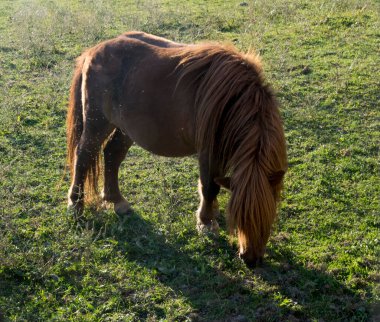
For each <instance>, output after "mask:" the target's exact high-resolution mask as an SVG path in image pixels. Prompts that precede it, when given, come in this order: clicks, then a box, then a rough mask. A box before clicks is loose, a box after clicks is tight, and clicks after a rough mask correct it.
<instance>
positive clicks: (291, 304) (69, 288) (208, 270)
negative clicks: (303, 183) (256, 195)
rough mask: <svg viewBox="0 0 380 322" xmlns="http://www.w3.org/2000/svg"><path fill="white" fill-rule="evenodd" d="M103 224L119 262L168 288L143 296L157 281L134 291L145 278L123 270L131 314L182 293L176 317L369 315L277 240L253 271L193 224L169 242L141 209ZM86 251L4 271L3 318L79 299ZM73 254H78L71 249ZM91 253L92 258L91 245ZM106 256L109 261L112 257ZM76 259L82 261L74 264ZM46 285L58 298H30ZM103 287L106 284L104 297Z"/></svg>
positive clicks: (46, 313)
mask: <svg viewBox="0 0 380 322" xmlns="http://www.w3.org/2000/svg"><path fill="white" fill-rule="evenodd" d="M84 224H85V225H86V224H88V223H86V222H84ZM104 227H105V225H104V222H103V220H102V219H101V216H99V217H97V219H96V221H95V226H94V231H95V235H97V236H99V238H98V240H101V239H102V238H105V239H112V240H116V241H117V251H118V254H121V255H122V258H121V260H123V258H125V261H126V262H128V263H130V264H131V265H129V266H126V267H134V268H133V269H137V271H139V267H141V268H142V269H144V270H148V271H149V272H150V274H149V278H150V279H151V278H153V279H156V280H157V282H154V283H161V284H162V285H163V286H165V287H166V288H167V289H169V291H168V293H165V292H163V293H162V292H161V291H157V292H161V294H156V293H155V292H156V289H159V288H155V287H153V289H152V290H151V292H152V293H150V295H148V294H145V292H146V290H145V287H147V288H148V289H149V288H150V287H151V285H152V284H151V283H150V284H149V285H148V284H147V285H142V288H141V289H139V290H136V291H134V289H133V285H134V283H139V281H140V280H139V278H141V277H138V278H137V280H134V275H133V272H131V273H129V272H126V274H127V276H128V278H129V277H130V279H131V281H133V282H132V284H131V287H132V288H131V289H128V290H125V291H122V292H121V293H120V295H117V296H121V297H123V299H121V303H123V305H122V307H120V309H121V310H122V311H125V310H126V311H131V312H133V314H136V315H135V317H137V318H138V319H139V320H145V319H148V318H149V317H151V316H152V315H154V316H155V317H156V318H158V319H161V318H163V319H164V318H166V317H167V316H166V315H167V311H166V310H167V309H168V308H165V307H164V306H165V305H168V304H167V303H169V302H168V301H166V298H165V296H166V297H167V296H170V299H173V300H175V299H180V301H179V303H183V301H184V302H185V303H187V304H188V306H190V307H191V308H192V311H191V312H188V311H187V309H186V310H185V311H184V313H178V314H177V315H176V316H175V320H178V321H181V320H188V319H190V320H191V321H235V322H236V321H240V322H241V321H310V320H318V321H323V320H324V321H336V320H339V321H347V320H350V321H355V320H360V321H365V320H368V319H369V310H368V305H367V304H366V303H365V302H364V301H363V300H362V299H360V298H359V297H358V296H357V295H356V294H355V293H354V292H353V291H352V290H350V289H349V288H347V287H346V286H345V285H343V284H342V283H340V282H339V281H337V280H336V279H334V278H333V277H332V276H330V275H328V274H326V273H323V272H321V271H320V270H318V269H316V268H313V267H305V266H303V265H300V264H297V258H296V257H295V255H294V254H292V253H291V252H287V251H284V250H282V249H281V245H280V244H276V243H273V244H272V246H271V247H270V248H269V250H268V256H267V257H266V259H265V261H264V264H263V266H261V267H259V268H257V269H255V271H254V272H252V271H250V270H248V269H246V268H245V266H243V264H242V263H241V262H240V261H239V260H238V259H237V258H236V254H235V249H234V248H233V247H231V245H230V244H229V242H228V240H227V238H226V237H225V236H224V235H223V234H222V235H221V236H220V237H213V238H212V237H207V236H206V237H205V236H199V237H198V236H197V235H195V234H194V231H193V230H191V231H189V232H185V233H183V234H182V235H181V236H176V237H175V238H172V236H170V240H168V239H167V237H166V236H165V234H162V233H160V231H158V230H157V228H156V227H155V226H153V225H152V224H151V223H150V222H149V221H147V220H144V219H143V218H142V217H141V216H140V215H139V214H138V213H137V212H133V213H131V214H130V215H128V216H125V217H120V218H117V219H116V220H114V221H113V222H112V223H111V224H110V225H109V226H108V228H107V231H106V232H104ZM97 232H98V233H97ZM195 241H196V242H195ZM93 247H96V245H94V246H93ZM79 250H80V251H79ZM86 250H87V246H86V245H78V254H77V255H75V256H74V255H72V256H71V258H67V260H68V262H67V263H65V262H64V263H63V264H62V265H63V266H62V267H61V268H58V267H57V268H56V269H57V270H56V272H57V274H58V275H59V276H56V275H50V276H44V275H43V274H42V275H41V272H40V270H41V269H38V267H36V263H34V262H32V263H28V262H25V263H24V265H23V267H18V268H16V267H15V268H13V269H5V270H3V271H0V313H1V311H3V314H4V315H5V316H7V315H6V314H11V312H13V314H15V312H16V311H15V310H16V306H17V308H18V310H22V312H23V313H22V316H23V317H24V318H26V319H27V320H34V319H35V318H36V317H37V316H38V317H40V318H41V319H42V320H43V319H45V320H49V319H51V318H52V317H53V316H54V312H55V308H54V307H51V305H52V303H54V305H57V304H58V305H59V306H63V307H65V306H66V305H67V303H66V302H67V296H70V298H71V299H72V300H74V299H76V298H77V297H78V294H81V290H83V289H84V285H83V282H84V281H83V277H84V276H85V275H86V274H90V275H92V274H94V276H97V275H96V274H97V273H96V272H92V271H87V268H85V267H81V266H80V265H79V264H80V263H81V260H82V257H81V256H82V255H81V252H86ZM70 253H74V250H71V251H70ZM88 256H94V255H93V253H92V251H91V250H89V255H88ZM49 257H50V256H49ZM104 260H105V261H106V262H108V261H112V257H107V258H105V259H104ZM119 260H120V258H119ZM66 264H67V267H66ZM76 264H78V265H79V266H78V267H77V268H75V267H76V266H77V265H76ZM74 268H75V269H74ZM68 269H70V270H68ZM126 269H128V268H126ZM142 273H143V274H140V276H145V275H146V273H145V272H142ZM112 279H113V277H112V276H110V278H106V279H105V280H104V281H103V282H102V283H108V282H109V281H112ZM107 281H108V282H107ZM91 283H95V284H94V287H96V285H97V284H96V283H97V282H96V280H94V281H93V282H91ZM128 283H130V282H128ZM91 285H92V284H91ZM128 285H129V284H128ZM43 290H46V291H47V293H51V294H52V296H53V297H54V298H55V299H53V300H52V302H51V301H48V300H47V299H46V300H43V297H42V300H41V299H40V302H39V303H31V302H30V301H35V299H37V298H39V297H41V296H43V294H44V293H41V292H42V291H43ZM37 292H40V293H38V294H40V295H38V294H37ZM102 292H104V290H103V291H101V293H99V296H101V294H102ZM138 292H140V293H141V292H144V293H143V294H142V293H141V294H140V293H139V294H138V295H141V296H142V299H143V300H144V305H141V306H138V305H135V304H136V301H140V299H139V298H138V297H137V298H135V297H134V296H135V295H136V293H138ZM41 294H42V295H41ZM89 294H91V292H90V293H89ZM107 294H108V293H106V294H104V295H103V296H104V299H103V300H102V299H99V300H96V298H94V299H93V298H92V297H88V298H87V295H86V296H85V298H86V300H87V301H88V302H89V303H92V301H93V300H95V302H94V303H93V305H97V304H96V303H98V304H100V303H102V301H107V300H108V297H107V296H108V295H107ZM162 294H164V295H163V296H164V297H163V296H162ZM35 296H37V297H35ZM81 296H84V295H83V294H82V295H81ZM79 297H80V296H79ZM10 298H11V299H12V300H13V301H15V303H16V304H15V305H16V306H15V305H11V306H10V305H9V304H7V299H10ZM102 298H103V297H102ZM99 301H100V302H99ZM165 301H166V302H165ZM128 303H130V305H131V306H130V307H129V304H128ZM170 303H172V302H170ZM76 305H79V306H78V309H79V308H80V307H81V306H82V305H83V303H81V304H78V303H77V304H76ZM178 305H181V304H178ZM71 309H73V308H71ZM115 313H116V312H115ZM99 314H100V313H99ZM174 315H175V313H174ZM0 316H1V314H0ZM9 316H11V315H9ZM0 321H1V318H0Z"/></svg>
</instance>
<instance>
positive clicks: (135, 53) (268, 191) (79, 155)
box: [67, 32, 287, 265]
mask: <svg viewBox="0 0 380 322" xmlns="http://www.w3.org/2000/svg"><path fill="white" fill-rule="evenodd" d="M67 141H68V161H69V165H70V169H71V176H72V182H71V187H70V190H69V194H68V203H69V206H70V207H73V208H74V211H75V212H77V213H81V212H82V211H83V207H84V196H85V194H84V192H86V196H87V197H88V196H91V195H94V194H96V192H97V182H98V177H99V172H100V160H101V158H100V152H101V150H102V147H103V146H104V149H103V153H104V189H103V192H102V198H103V200H104V201H107V202H111V203H113V204H114V209H115V211H116V212H117V213H118V214H125V213H126V212H127V211H128V209H129V205H128V202H127V201H126V199H125V198H124V197H123V196H122V195H121V193H120V190H119V184H118V171H119V166H120V164H121V162H122V161H123V159H124V158H125V156H126V153H127V151H128V149H129V147H130V146H131V145H132V143H133V142H136V144H138V145H139V146H141V147H142V148H144V149H146V150H148V151H151V152H152V153H155V154H158V155H161V156H168V157H181V156H186V155H192V154H197V156H198V159H199V167H200V184H199V194H200V197H201V202H200V206H199V209H198V211H197V223H198V228H199V229H200V230H217V229H218V224H217V222H216V216H217V214H218V204H217V199H216V197H217V194H218V193H219V190H220V186H225V187H226V188H228V189H230V191H231V198H230V202H229V204H228V224H229V229H230V232H231V233H234V232H235V231H237V234H238V239H239V250H240V256H241V257H242V258H243V259H244V260H245V262H246V263H247V264H248V265H254V264H255V263H256V260H258V259H261V258H262V256H263V254H264V251H265V245H266V243H267V241H268V238H269V234H270V230H271V226H272V223H273V221H274V219H275V217H276V208H277V202H278V200H279V195H280V190H281V188H282V181H283V176H284V174H285V171H286V169H287V156H286V144H285V137H284V130H283V127H282V122H281V119H280V114H279V110H278V104H277V101H276V99H275V96H274V94H273V92H272V90H271V88H270V86H269V85H268V84H266V83H265V80H264V77H263V73H262V69H261V65H260V62H259V60H258V58H257V57H256V56H250V55H245V54H241V53H239V52H238V51H236V49H234V48H231V47H230V46H224V45H218V44H210V43H208V44H197V45H185V44H179V43H175V42H172V41H169V40H167V39H164V38H160V37H156V36H153V35H149V34H146V33H142V32H129V33H125V34H123V35H121V36H119V37H117V38H115V39H112V40H109V41H105V42H103V43H101V44H99V45H97V46H95V47H93V48H91V49H89V50H87V51H86V52H84V54H82V55H81V56H80V57H79V58H78V60H77V66H76V70H75V74H74V78H73V81H72V86H71V93H70V106H69V111H68V116H67ZM104 143H105V145H103V144H104Z"/></svg>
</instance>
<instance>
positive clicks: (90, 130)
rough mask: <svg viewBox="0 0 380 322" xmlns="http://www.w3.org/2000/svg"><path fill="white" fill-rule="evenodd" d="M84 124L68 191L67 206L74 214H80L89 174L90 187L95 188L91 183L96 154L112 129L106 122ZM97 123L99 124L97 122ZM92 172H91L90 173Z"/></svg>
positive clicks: (94, 169) (94, 177)
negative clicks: (90, 176) (90, 178)
mask: <svg viewBox="0 0 380 322" xmlns="http://www.w3.org/2000/svg"><path fill="white" fill-rule="evenodd" d="M89 123H90V121H88V122H87V124H86V125H85V126H84V129H83V132H82V135H81V138H80V141H79V144H78V146H77V148H76V152H75V161H74V172H73V179H72V183H71V186H70V190H69V193H68V206H69V208H71V209H73V210H74V212H75V213H76V214H81V213H82V212H83V207H84V185H85V181H86V178H88V176H89V175H92V176H93V179H94V181H93V182H92V183H91V182H90V183H89V185H91V188H92V189H96V187H95V186H93V184H95V183H96V182H95V180H96V175H97V174H96V173H94V172H96V167H97V160H98V158H97V157H98V154H99V152H100V149H101V145H102V143H103V142H104V140H105V139H106V138H107V136H108V135H109V134H110V133H111V131H112V130H113V127H112V126H111V125H110V124H109V123H106V122H99V121H98V122H96V123H97V124H89ZM98 123H99V124H98ZM90 172H92V173H90Z"/></svg>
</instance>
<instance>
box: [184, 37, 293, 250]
mask: <svg viewBox="0 0 380 322" xmlns="http://www.w3.org/2000/svg"><path fill="white" fill-rule="evenodd" d="M180 55H181V57H182V58H181V61H180V64H179V66H178V69H179V70H180V73H181V74H180V81H185V80H186V81H189V82H191V83H192V84H193V85H194V86H196V88H197V89H196V95H195V105H196V108H197V116H196V144H197V149H198V151H199V152H200V151H207V152H208V153H209V156H210V160H211V158H212V159H214V160H217V162H218V163H219V166H220V167H221V170H222V172H223V173H224V174H227V173H230V174H231V191H232V194H231V199H230V202H229V205H228V213H229V217H228V222H229V227H230V232H231V233H232V232H234V231H235V229H236V228H237V231H238V237H239V244H240V251H241V253H244V252H245V251H247V250H248V249H249V248H253V249H255V250H257V252H258V254H257V255H258V256H261V255H262V254H261V253H262V252H263V249H264V248H265V244H266V242H267V240H268V238H269V234H270V229H271V225H272V223H273V221H274V219H275V217H276V205H277V201H278V198H279V194H280V190H281V187H282V178H283V175H284V173H285V171H286V169H287V156H286V144H285V137H284V130H283V127H282V122H281V119H280V114H279V109H278V103H277V100H276V98H275V96H274V94H273V91H272V89H271V88H270V86H269V85H267V84H266V83H265V80H264V77H263V73H262V67H261V63H260V60H259V59H258V58H257V57H256V56H249V55H244V54H241V53H239V52H238V51H236V50H235V49H234V48H232V47H226V46H220V45H214V44H211V45H207V44H202V45H193V46H189V47H185V48H183V49H182V51H181V53H180ZM188 76H189V77H188ZM190 76H191V77H190ZM251 251H252V250H251Z"/></svg>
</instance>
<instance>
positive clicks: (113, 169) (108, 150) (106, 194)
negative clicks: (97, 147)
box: [102, 129, 133, 215]
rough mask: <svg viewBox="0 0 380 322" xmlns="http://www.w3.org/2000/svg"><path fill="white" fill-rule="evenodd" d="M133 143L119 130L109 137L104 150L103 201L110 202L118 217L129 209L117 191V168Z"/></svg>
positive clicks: (126, 202) (118, 190)
mask: <svg viewBox="0 0 380 322" xmlns="http://www.w3.org/2000/svg"><path fill="white" fill-rule="evenodd" d="M132 143H133V141H132V140H131V139H130V138H129V137H128V136H127V135H125V134H123V133H122V132H121V131H120V130H119V129H116V130H115V132H114V133H113V134H112V135H111V137H110V139H109V140H108V142H107V144H106V146H105V148H104V151H103V152H104V190H103V193H102V197H103V200H104V201H106V202H111V203H113V205H114V210H115V212H116V213H117V214H118V215H124V214H126V213H127V212H128V210H129V209H130V206H129V203H128V201H127V200H126V199H125V198H124V197H123V195H122V194H121V192H120V189H119V180H118V174H119V167H120V164H121V162H122V161H123V160H124V158H125V156H126V154H127V152H128V149H129V148H130V147H131V145H132Z"/></svg>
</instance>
